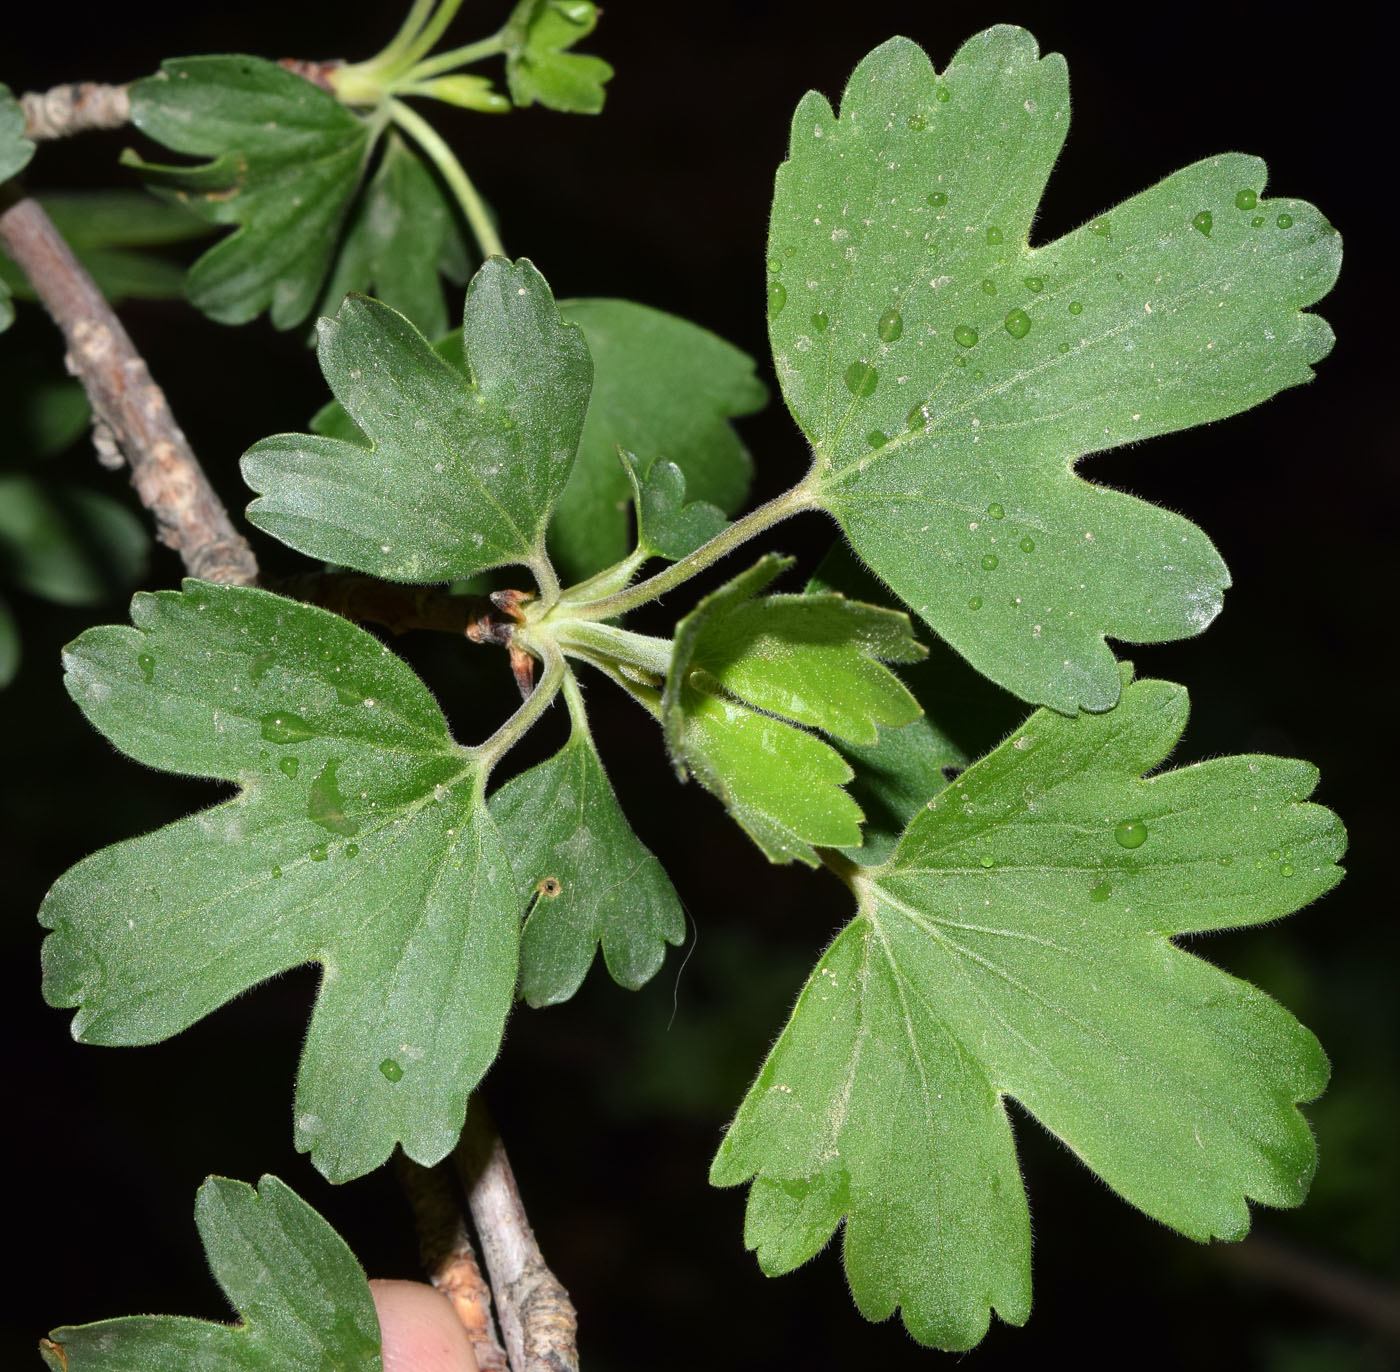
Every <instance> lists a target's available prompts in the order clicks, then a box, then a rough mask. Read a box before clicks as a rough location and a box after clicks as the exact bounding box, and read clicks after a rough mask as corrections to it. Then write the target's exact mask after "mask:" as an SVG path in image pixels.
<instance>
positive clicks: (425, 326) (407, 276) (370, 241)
mask: <svg viewBox="0 0 1400 1372" xmlns="http://www.w3.org/2000/svg"><path fill="white" fill-rule="evenodd" d="M467 272H468V259H467V245H466V240H465V239H464V238H463V236H462V230H461V225H460V223H459V221H458V211H457V209H456V207H455V206H454V205H453V203H452V201H451V199H450V198H449V197H448V196H447V195H445V194H444V192H443V189H442V187H441V186H440V185H439V183H438V180H437V178H436V176H434V174H433V172H432V171H431V169H430V168H429V167H428V166H427V164H426V163H425V162H424V161H423V159H422V158H421V157H419V156H418V155H417V153H415V152H414V151H413V150H412V149H411V148H409V147H408V146H406V145H405V143H404V142H403V140H402V139H401V138H399V137H398V136H397V135H396V134H392V133H391V134H390V135H389V136H388V137H387V138H386V139H385V142H384V155H383V158H382V159H381V160H380V163H379V168H378V170H377V171H376V172H375V174H374V175H373V177H371V178H370V180H369V183H368V184H367V185H366V186H365V188H364V190H363V191H362V192H361V194H360V196H359V198H358V200H357V201H356V202H355V207H354V209H353V210H352V211H351V212H350V218H349V221H348V226H347V228H346V230H345V236H344V238H343V240H342V242H341V244H340V249H339V251H338V253H337V255H336V259H335V265H334V267H333V268H332V269H331V274H330V278H329V280H328V281H327V282H326V288H325V290H324V292H323V293H322V295H321V301H320V304H319V305H318V306H317V307H316V314H317V316H318V317H320V316H330V315H333V314H335V312H336V311H337V310H338V309H339V308H340V304H341V301H343V300H344V299H345V297H346V295H348V294H349V293H350V292H352V291H357V292H363V293H365V294H367V295H373V296H374V297H375V298H376V299H378V300H382V301H383V302H384V304H386V305H389V306H391V307H392V308H393V309H396V310H397V311H398V312H399V313H400V314H402V315H405V316H407V318H409V319H410V320H412V321H413V324H414V325H415V326H416V327H417V328H418V330H419V331H420V332H421V333H423V334H425V335H426V336H427V337H428V338H430V339H431V338H441V337H442V335H443V334H444V333H446V332H447V328H448V318H447V302H446V301H445V300H444V299H443V292H442V278H443V277H444V276H445V277H447V278H448V279H449V280H451V281H455V282H457V283H458V284H460V283H462V282H464V281H465V280H466V279H467Z"/></svg>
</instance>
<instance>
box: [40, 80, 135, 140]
mask: <svg viewBox="0 0 1400 1372" xmlns="http://www.w3.org/2000/svg"><path fill="white" fill-rule="evenodd" d="M19 103H20V105H21V107H22V108H23V110H24V136H25V137H26V138H35V139H44V138H69V137H71V136H72V135H73V134H75V133H87V132H88V131H89V130H92V129H119V128H121V127H122V126H123V125H124V124H127V123H129V122H130V121H131V96H130V95H129V94H128V87H126V86H104V85H101V84H100V83H98V82H96V81H81V82H78V83H76V84H74V85H69V86H55V87H54V88H53V89H52V90H50V91H26V92H25V93H24V94H23V95H21V96H20V98H19Z"/></svg>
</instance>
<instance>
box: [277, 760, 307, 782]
mask: <svg viewBox="0 0 1400 1372" xmlns="http://www.w3.org/2000/svg"><path fill="white" fill-rule="evenodd" d="M300 766H301V763H300V761H299V760H298V759H297V758H294V757H284V758H283V759H282V761H281V762H279V763H278V764H277V770H278V771H279V772H282V773H283V774H284V775H286V776H288V777H291V778H292V779H293V780H295V778H296V774H297V769H298V768H299V767H300Z"/></svg>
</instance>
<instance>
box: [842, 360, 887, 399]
mask: <svg viewBox="0 0 1400 1372" xmlns="http://www.w3.org/2000/svg"><path fill="white" fill-rule="evenodd" d="M879 384H880V373H879V372H877V371H876V370H875V368H874V367H872V366H871V365H870V363H869V362H867V361H866V360H865V359H864V358H863V357H862V358H860V359H859V360H858V361H856V362H852V363H851V365H850V366H849V367H847V368H846V389H847V390H848V391H850V393H851V394H852V395H854V396H861V397H864V396H868V395H874V394H875V388H876V386H878V385H879Z"/></svg>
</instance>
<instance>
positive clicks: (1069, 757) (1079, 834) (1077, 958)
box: [711, 681, 1345, 1349]
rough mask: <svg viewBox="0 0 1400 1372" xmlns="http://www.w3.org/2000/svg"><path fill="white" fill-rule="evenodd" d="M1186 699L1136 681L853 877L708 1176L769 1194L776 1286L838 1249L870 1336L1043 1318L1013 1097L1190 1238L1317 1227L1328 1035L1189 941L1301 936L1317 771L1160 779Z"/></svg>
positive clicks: (1312, 852)
mask: <svg viewBox="0 0 1400 1372" xmlns="http://www.w3.org/2000/svg"><path fill="white" fill-rule="evenodd" d="M1185 718H1186V693H1185V691H1183V690H1182V689H1181V688H1180V687H1177V686H1172V685H1170V684H1168V683H1166V682H1160V681H1143V682H1139V683H1137V684H1135V685H1132V686H1129V687H1127V688H1126V689H1125V690H1124V691H1123V696H1122V700H1121V701H1120V703H1119V705H1118V708H1117V709H1115V710H1113V711H1112V712H1111V713H1108V714H1103V715H1080V716H1078V717H1075V718H1065V717H1063V716H1061V715H1058V714H1056V713H1054V712H1051V711H1049V710H1041V711H1039V712H1037V713H1036V714H1035V715H1033V716H1032V717H1031V718H1030V719H1029V720H1028V721H1027V723H1026V725H1025V726H1024V728H1023V729H1022V730H1020V731H1018V732H1017V733H1016V735H1014V736H1013V737H1012V738H1011V739H1010V740H1008V741H1007V742H1006V743H1005V744H1003V745H1002V746H1001V747H1000V748H998V749H997V750H996V751H995V752H993V753H992V754H991V755H990V756H989V757H987V758H985V759H984V760H983V761H981V762H979V763H978V764H977V765H975V766H974V767H971V768H969V769H968V771H966V772H965V773H964V774H963V775H962V776H961V777H960V778H959V779H958V782H957V784H956V785H955V786H952V787H949V788H948V789H947V790H945V791H943V792H942V793H941V794H940V795H939V796H937V797H935V798H934V799H933V800H932V801H930V802H929V803H928V805H927V806H926V807H925V808H924V809H923V810H922V811H921V812H920V813H919V814H918V815H917V816H916V817H915V818H914V819H913V820H912V822H911V823H910V824H909V826H908V828H907V830H906V831H905V834H904V836H903V838H902V840H901V842H900V844H899V846H898V848H897V850H896V851H895V853H894V855H893V857H891V858H890V860H889V861H888V862H886V863H885V864H884V865H883V866H881V867H879V868H875V869H859V870H856V869H853V870H851V871H849V872H848V873H847V874H846V875H847V878H848V880H849V881H850V883H851V885H852V889H853V891H854V892H855V893H856V895H857V898H858V902H859V908H858V912H857V914H856V917H855V918H854V919H853V920H852V922H851V923H850V924H849V925H848V926H847V927H846V928H845V929H844V930H843V931H842V932H841V934H840V935H839V936H838V937H837V939H836V941H835V942H834V943H833V944H832V946H831V947H830V948H829V949H828V950H827V952H826V953H825V954H824V955H823V957H822V959H821V961H820V963H819V964H818V966H817V969H816V971H815V972H814V974H813V975H812V977H811V978H810V980H809V981H808V982H807V985H806V986H805V987H804V989H803V991H802V994H801V996H800V998H799V1000H798V1003H797V1007H796V1009H795V1010H794V1012H793V1016H792V1020H791V1022H790V1023H789V1024H788V1026H787V1028H786V1029H785V1030H784V1031H783V1034H782V1036H781V1037H780V1038H779V1040H778V1042H777V1044H776V1045H775V1047H774V1049H773V1051H772V1053H771V1054H770V1056H769V1058H768V1060H767V1062H766V1063H765V1064H764V1067H763V1070H762V1072H761V1073H760V1075H759V1078H758V1080H757V1082H756V1083H755V1084H754V1086H753V1088H752V1089H751V1091H750V1092H749V1095H748V1097H747V1098H746V1099H745V1101H744V1103H743V1105H742V1106H741V1107H740V1109H739V1112H738V1115H737V1116H736V1118H735V1120H734V1123H733V1125H732V1126H731V1128H730V1130H729V1133H728V1135H727V1136H726V1138H725V1140H724V1142H723V1144H722V1145H721V1147H720V1151H719V1154H718V1156H717V1157H716V1159H715V1163H714V1166H713V1169H712V1174H711V1175H712V1180H713V1181H714V1182H715V1183H716V1184H718V1185H725V1186H728V1185H736V1184H738V1183H740V1182H744V1181H747V1180H748V1179H750V1178H751V1177H755V1178H756V1180H755V1182H754V1188H753V1190H752V1191H751V1193H750V1201H749V1211H748V1220H747V1224H746V1228H745V1242H746V1243H747V1244H748V1246H749V1247H751V1248H754V1249H756V1250H757V1252H758V1258H759V1262H760V1265H761V1266H762V1267H763V1268H764V1270H765V1271H767V1272H769V1273H778V1272H784V1271H787V1270H789V1269H791V1268H792V1267H795V1266H796V1265H797V1264H799V1263H801V1262H803V1261H805V1260H806V1259H808V1258H810V1257H811V1256H812V1255H813V1254H814V1253H815V1252H817V1250H818V1249H820V1248H821V1247H822V1246H823V1245H824V1244H825V1243H826V1242H827V1240H828V1239H829V1238H830V1236H831V1235H832V1233H833V1232H834V1231H835V1229H836V1228H837V1227H838V1225H840V1224H841V1223H842V1222H843V1221H844V1224H845V1262H846V1271H847V1275H848V1278H849V1280H850V1283H851V1289H852V1292H853V1294H854V1295H855V1299H856V1303H857V1304H858V1305H859V1307H860V1309H861V1310H862V1312H863V1313H864V1314H865V1315H866V1316H867V1317H869V1318H871V1319H877V1320H878V1319H884V1318H886V1317H888V1316H889V1315H890V1314H891V1313H892V1312H893V1311H894V1310H895V1309H896V1308H900V1309H901V1310H902V1313H903V1319H904V1323H905V1325H906V1326H907V1327H908V1329H909V1331H910V1332H911V1333H912V1334H913V1335H914V1337H915V1338H917V1339H919V1340H920V1341H921V1342H923V1343H928V1344H933V1345H936V1346H938V1347H941V1348H950V1349H952V1348H968V1347H971V1346H972V1345H973V1344H975V1343H976V1342H977V1341H978V1340H979V1339H980V1338H981V1337H982V1335H983V1333H984V1332H985V1330H986V1328H987V1324H988V1320H989V1311H990V1310H996V1311H997V1313H998V1314H999V1315H1000V1316H1001V1317H1002V1318H1003V1319H1005V1320H1007V1321H1009V1322H1011V1323H1021V1322H1022V1321H1024V1320H1025V1318H1026V1316H1027V1314H1028V1313H1029V1305H1030V1222H1029V1216H1028V1213H1027V1209H1026V1200H1025V1195H1024V1191H1023V1189H1022V1186H1021V1182H1020V1177H1019V1176H1018V1173H1017V1166H1016V1157H1015V1148H1014V1144H1013V1140H1012V1133H1011V1126H1010V1122H1009V1120H1008V1117H1007V1113H1006V1109H1005V1106H1004V1104H1003V1099H1004V1097H1006V1096H1011V1097H1013V1098H1014V1099H1015V1100H1017V1101H1018V1102H1020V1104H1021V1105H1022V1106H1023V1107H1024V1108H1025V1109H1026V1110H1027V1111H1028V1112H1029V1113H1030V1114H1031V1115H1032V1116H1033V1117H1034V1118H1035V1119H1037V1120H1038V1121H1039V1122H1040V1123H1041V1124H1042V1125H1044V1126H1045V1128H1047V1129H1048V1130H1050V1132H1051V1133H1053V1134H1054V1135H1055V1136H1057V1137H1058V1138H1060V1139H1061V1140H1063V1141H1064V1142H1065V1143H1066V1144H1067V1145H1068V1147H1069V1148H1070V1149H1071V1150H1072V1151H1073V1152H1074V1153H1075V1154H1076V1155H1077V1156H1078V1157H1080V1158H1081V1159H1082V1160H1083V1161H1084V1162H1085V1163H1087V1164H1088V1165H1089V1167H1091V1168H1092V1169H1093V1170H1094V1171H1095V1172H1096V1173H1097V1174H1098V1175H1099V1176H1100V1177H1102V1178H1103V1180H1104V1181H1106V1182H1107V1183H1108V1184H1109V1185H1110V1186H1112V1187H1113V1188H1114V1189H1115V1190H1116V1191H1118V1192H1119V1194H1120V1195H1122V1196H1123V1197H1124V1198H1125V1199H1126V1200H1128V1201H1130V1202H1131V1203H1132V1204H1133V1205H1135V1206H1137V1207H1139V1208H1140V1209H1141V1210H1143V1211H1144V1212H1145V1213H1146V1214H1148V1215H1150V1216H1152V1217H1153V1218H1155V1219H1158V1220H1160V1221H1162V1222H1163V1223H1164V1224H1168V1225H1171V1226H1172V1227H1173V1228H1175V1229H1178V1230H1180V1231H1181V1232H1182V1233H1185V1234H1187V1235H1189V1236H1191V1237H1192V1238H1196V1239H1200V1240H1205V1239H1208V1238H1211V1237H1219V1238H1239V1237H1240V1236H1241V1235H1243V1234H1244V1233H1245V1231H1246V1230H1247V1229H1248V1226H1249V1210H1248V1206H1247V1203H1246V1202H1247V1200H1249V1199H1253V1200H1256V1201H1259V1202H1262V1203H1264V1204H1268V1205H1295V1204H1297V1203H1298V1202H1299V1201H1301V1200H1302V1198H1303V1195H1304V1193H1305V1192H1306V1190H1307V1186H1308V1182H1309V1180H1310V1178H1311V1176H1312V1171H1313V1165H1314V1153H1315V1149H1314V1144H1313V1139H1312V1135H1311V1133H1310V1131H1309V1129H1308V1126H1307V1123H1306V1122H1305V1120H1304V1119H1303V1117H1302V1115H1301V1114H1300V1113H1299V1111H1298V1110H1297V1108H1296V1103H1297V1102H1300V1101H1307V1100H1311V1099H1313V1098H1314V1097H1315V1096H1317V1095H1318V1094H1319V1093H1320V1092H1321V1091H1322V1089H1323V1087H1324V1086H1325V1084H1326V1081H1327V1075H1328V1065H1327V1059H1326V1057H1325V1056H1324V1054H1323V1052H1322V1050H1321V1048H1320V1047H1319V1046H1318V1044H1317V1041H1316V1039H1314V1038H1313V1036H1312V1035H1311V1034H1310V1033H1309V1032H1308V1031H1307V1030H1306V1029H1304V1028H1303V1027H1302V1026H1301V1025H1300V1024H1299V1023H1298V1022H1297V1021H1296V1020H1295V1019H1294V1018H1293V1017H1292V1016H1291V1015H1290V1014H1289V1013H1288V1012H1287V1011H1286V1010H1284V1009H1283V1008H1282V1007H1281V1006H1279V1005H1278V1004H1276V1003H1275V1002H1274V1001H1272V1000H1271V999H1269V997H1267V996H1266V995H1264V994H1263V993H1262V992H1260V991H1258V990H1256V989H1255V988H1254V987H1252V986H1249V985H1248V984H1247V983H1245V982H1242V981H1239V980H1237V979H1236V978H1234V977H1231V976H1228V975H1226V974H1225V973H1224V972H1221V971H1219V970H1217V969H1216V968H1214V967H1211V966H1210V965H1209V964H1207V963H1205V962H1203V961H1201V960H1200V959H1198V958H1196V957H1194V956H1192V955H1191V954H1189V953H1187V952H1185V951H1184V950H1183V949H1181V948H1179V947H1177V946H1175V944H1174V943H1173V941H1172V940H1173V938H1174V937H1176V936H1178V935H1182V934H1188V933H1196V932H1204V931H1207V930H1214V929H1228V928H1238V927H1242V926H1246V925H1251V924H1258V923H1263V922H1265V921H1268V920H1272V919H1277V918H1279V917H1280V916H1282V915H1286V914H1288V913H1290V912H1291V911H1293V910H1296V909H1298V908H1299V907H1300V906H1302V905H1304V904H1306V903H1307V902H1308V901H1309V900H1312V899H1314V898H1315V897H1317V896H1319V895H1321V894H1322V893H1323V892H1324V891H1327V890H1328V889H1330V888H1331V887H1332V886H1333V885H1335V883H1336V882H1337V881H1338V880H1339V879H1340V877H1341V873H1340V871H1339V870H1338V869H1337V867H1336V866H1335V865H1334V864H1335V862H1336V861H1337V859H1338V858H1339V857H1340V856H1341V853H1342V851H1343V848H1344V846H1345V835H1344V832H1343V830H1342V826H1341V824H1340V822H1339V821H1338V820H1337V818H1336V817H1335V816H1334V815H1333V814H1332V813H1331V812H1330V811H1328V810H1325V809H1323V808H1322V807H1320V806H1317V805H1311V804H1307V803H1305V801H1304V797H1306V796H1307V795H1308V794H1309V793H1310V792H1311V791H1312V789H1313V787H1314V785H1315V783H1316V780H1317V773H1316V770H1315V769H1314V768H1312V767H1311V766H1309V765H1308V764H1306V763H1302V762H1296V761H1288V760H1284V759H1279V758H1271V757H1229V758H1218V759H1215V760H1213V761H1210V762H1206V763H1197V764H1194V765H1192V766H1189V767H1183V768H1180V769H1178V770H1175V771H1168V772H1162V773H1158V774H1156V775H1152V776H1150V777H1147V778H1146V779H1143V773H1145V772H1148V771H1149V770H1150V769H1152V768H1154V767H1156V766H1158V765H1159V764H1160V763H1161V762H1162V760H1163V759H1164V758H1165V757H1166V755H1167V753H1168V752H1169V751H1170V749H1171V748H1172V746H1173V745H1174V744H1175V743H1176V741H1177V739H1178V737H1179V735H1180V733H1181V730H1182V727H1183V725H1184V723H1185Z"/></svg>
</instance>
